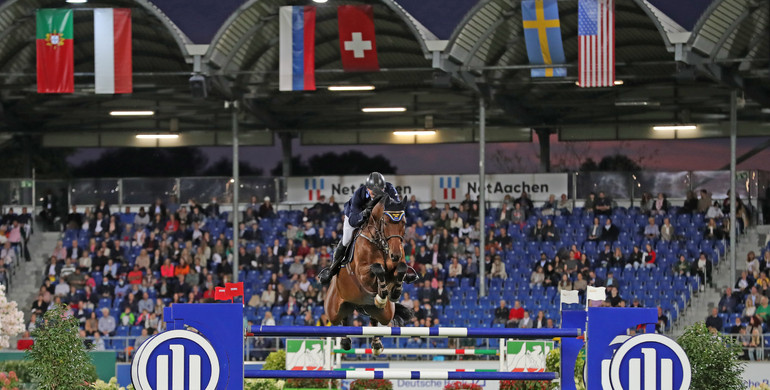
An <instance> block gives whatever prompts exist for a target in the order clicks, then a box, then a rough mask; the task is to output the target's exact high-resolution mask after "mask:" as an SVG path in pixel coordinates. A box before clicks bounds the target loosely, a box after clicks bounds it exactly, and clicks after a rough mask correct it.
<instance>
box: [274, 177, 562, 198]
mask: <svg viewBox="0 0 770 390" xmlns="http://www.w3.org/2000/svg"><path fill="white" fill-rule="evenodd" d="M567 177H568V176H567V174H566V173H535V174H500V175H487V176H486V183H485V186H484V189H485V190H486V199H487V201H489V202H500V201H502V200H503V199H504V198H505V196H506V195H510V196H511V197H513V198H518V197H519V196H521V193H522V192H526V193H527V194H528V195H529V197H530V199H532V200H534V201H540V202H542V201H545V200H548V196H549V195H550V194H554V195H556V198H557V199H558V198H559V196H561V194H567V193H568V190H569V188H568V179H567ZM365 179H366V176H364V175H361V176H307V177H290V178H289V179H288V181H287V197H286V201H287V202H290V203H310V204H312V203H315V202H317V201H318V199H319V198H320V197H321V196H322V195H323V196H325V197H326V199H327V200H328V199H329V197H330V196H334V198H335V200H336V201H337V202H338V203H344V202H347V200H348V199H350V196H351V195H353V192H355V190H356V189H357V188H358V187H360V186H361V185H363V184H364V180H365ZM386 179H387V180H388V181H389V182H391V183H392V184H393V185H394V186H395V187H396V190H397V191H398V193H399V195H401V196H406V197H411V196H415V198H417V200H418V201H420V202H422V203H423V204H428V203H429V202H430V201H431V200H436V201H437V202H438V203H447V202H449V203H459V202H461V201H462V200H463V199H465V194H466V193H468V194H470V195H471V199H474V200H475V199H476V198H477V197H478V196H479V191H481V188H479V187H480V184H479V180H478V175H388V176H386Z"/></svg>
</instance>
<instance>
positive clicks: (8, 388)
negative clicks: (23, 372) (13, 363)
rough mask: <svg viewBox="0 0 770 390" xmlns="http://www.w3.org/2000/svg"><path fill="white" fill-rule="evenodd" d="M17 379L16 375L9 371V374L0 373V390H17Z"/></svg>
mask: <svg viewBox="0 0 770 390" xmlns="http://www.w3.org/2000/svg"><path fill="white" fill-rule="evenodd" d="M19 384H20V382H19V378H18V377H17V376H16V373H15V372H13V371H11V372H9V373H7V374H6V373H4V372H0V390H19Z"/></svg>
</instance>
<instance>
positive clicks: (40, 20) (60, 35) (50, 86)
mask: <svg viewBox="0 0 770 390" xmlns="http://www.w3.org/2000/svg"><path fill="white" fill-rule="evenodd" d="M72 19H73V14H72V10H63V9H50V8H45V9H39V10H37V37H36V40H37V92H38V93H72V92H74V91H75V61H74V56H73V53H74V52H73V49H74V47H73V42H72V30H73V29H72Z"/></svg>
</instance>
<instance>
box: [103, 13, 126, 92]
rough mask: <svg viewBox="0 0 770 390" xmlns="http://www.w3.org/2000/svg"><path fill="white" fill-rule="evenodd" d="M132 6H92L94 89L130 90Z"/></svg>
mask: <svg viewBox="0 0 770 390" xmlns="http://www.w3.org/2000/svg"><path fill="white" fill-rule="evenodd" d="M131 78H132V74H131V10H130V9H128V8H97V9H95V10H94V79H95V86H96V88H95V89H96V93H131V92H133V82H132V79H131Z"/></svg>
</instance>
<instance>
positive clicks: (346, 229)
mask: <svg viewBox="0 0 770 390" xmlns="http://www.w3.org/2000/svg"><path fill="white" fill-rule="evenodd" d="M383 194H387V195H388V196H390V197H391V198H392V199H393V200H395V201H397V202H398V201H400V200H399V197H398V192H397V191H396V187H394V186H393V184H390V183H388V182H386V181H385V176H382V174H381V173H379V172H372V173H370V174H369V177H367V178H366V184H364V185H362V186H361V187H358V189H357V190H356V192H354V193H353V197H351V198H350V200H349V201H348V202H347V203H345V210H344V214H345V218H344V220H345V221H344V225H343V228H342V240H341V241H340V243H339V245H337V249H336V250H335V251H334V260H333V261H332V264H331V265H330V266H329V267H327V268H324V269H323V270H321V272H320V273H319V274H318V279H319V280H320V281H321V284H324V285H327V284H329V282H330V281H331V280H332V277H333V276H334V275H336V274H337V272H339V270H340V266H342V265H343V264H342V262H343V260H344V257H345V251H346V250H347V247H348V245H350V241H351V240H352V239H353V232H354V231H355V229H356V228H358V227H361V226H362V225H363V224H365V223H366V221H367V220H369V216H370V215H371V213H372V210H371V209H368V208H367V206H368V205H369V201H370V200H371V199H373V198H375V197H377V196H379V195H383Z"/></svg>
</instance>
